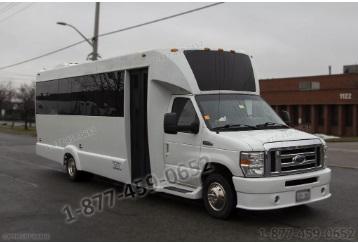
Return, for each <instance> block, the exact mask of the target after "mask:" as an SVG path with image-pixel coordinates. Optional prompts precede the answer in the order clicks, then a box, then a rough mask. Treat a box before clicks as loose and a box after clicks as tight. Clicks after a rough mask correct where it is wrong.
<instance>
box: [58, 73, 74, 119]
mask: <svg viewBox="0 0 358 243" xmlns="http://www.w3.org/2000/svg"><path fill="white" fill-rule="evenodd" d="M57 104H58V107H57V108H58V114H59V115H70V114H72V113H73V109H74V103H73V101H72V94H71V79H69V78H66V79H60V80H59V81H58V94H57Z"/></svg>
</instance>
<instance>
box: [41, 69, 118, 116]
mask: <svg viewBox="0 0 358 243" xmlns="http://www.w3.org/2000/svg"><path fill="white" fill-rule="evenodd" d="M36 94H37V95H36V104H37V110H36V113H37V114H60V115H82V116H117V117H123V114H124V112H123V110H124V71H116V72H110V73H101V74H94V75H85V76H78V77H71V78H66V79H59V80H52V81H45V82H37V83H36Z"/></svg>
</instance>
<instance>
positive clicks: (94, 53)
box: [57, 2, 101, 61]
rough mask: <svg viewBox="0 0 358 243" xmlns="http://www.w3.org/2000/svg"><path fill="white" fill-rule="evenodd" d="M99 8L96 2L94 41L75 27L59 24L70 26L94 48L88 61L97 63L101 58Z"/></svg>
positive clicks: (63, 23) (66, 24) (64, 24)
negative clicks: (99, 48)
mask: <svg viewBox="0 0 358 243" xmlns="http://www.w3.org/2000/svg"><path fill="white" fill-rule="evenodd" d="M99 8H100V3H99V2H96V12H95V16H94V34H93V37H92V39H88V38H87V37H86V36H85V35H84V34H82V32H81V31H79V30H78V29H77V28H76V27H75V26H73V25H71V24H68V23H66V22H57V24H58V25H63V26H68V27H70V28H72V29H74V30H75V31H76V32H77V33H78V34H80V35H81V36H82V38H83V39H84V40H85V41H87V43H88V44H89V45H90V46H91V47H92V52H91V53H90V54H88V56H87V60H92V61H96V60H97V59H98V58H100V57H101V56H100V55H99V54H98V29H99Z"/></svg>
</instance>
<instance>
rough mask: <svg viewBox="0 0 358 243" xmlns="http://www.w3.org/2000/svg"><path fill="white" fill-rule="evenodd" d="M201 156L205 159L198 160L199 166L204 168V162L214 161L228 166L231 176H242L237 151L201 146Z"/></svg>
mask: <svg viewBox="0 0 358 243" xmlns="http://www.w3.org/2000/svg"><path fill="white" fill-rule="evenodd" d="M201 158H205V159H201V160H200V168H205V166H206V164H208V163H210V162H215V163H218V164H221V165H223V166H225V167H226V168H228V169H229V170H230V172H231V174H232V175H233V176H243V174H242V171H241V168H240V166H239V154H238V152H237V151H231V150H224V149H217V148H205V147H203V148H202V154H201Z"/></svg>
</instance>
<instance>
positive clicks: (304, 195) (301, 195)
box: [296, 189, 311, 202]
mask: <svg viewBox="0 0 358 243" xmlns="http://www.w3.org/2000/svg"><path fill="white" fill-rule="evenodd" d="M310 198H311V191H310V189H305V190H300V191H297V192H296V202H304V201H308V200H310Z"/></svg>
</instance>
